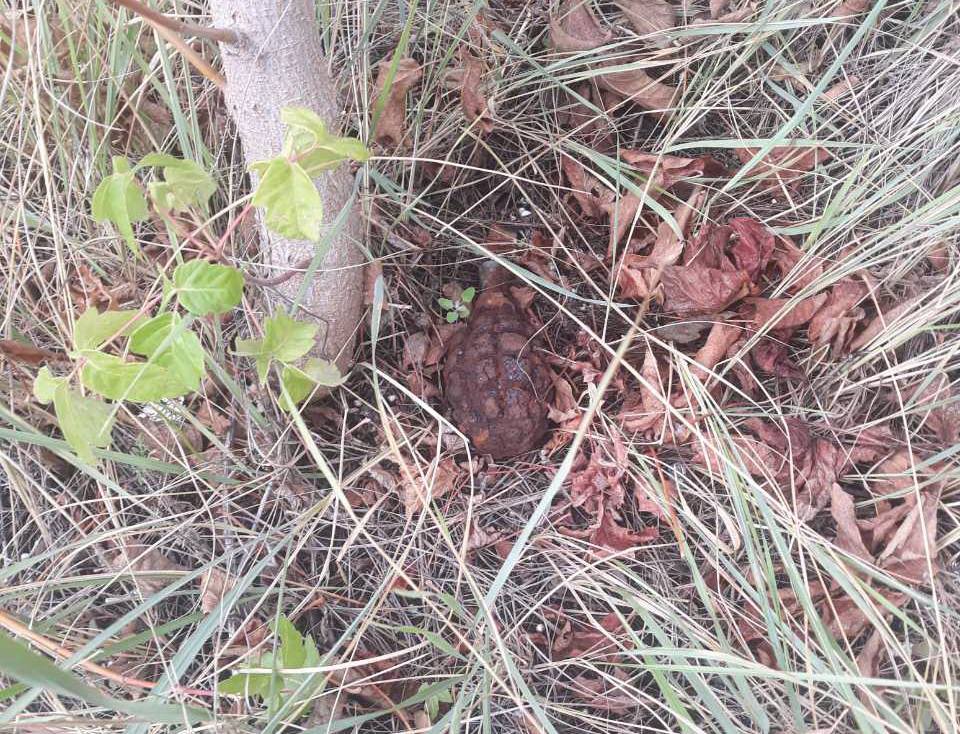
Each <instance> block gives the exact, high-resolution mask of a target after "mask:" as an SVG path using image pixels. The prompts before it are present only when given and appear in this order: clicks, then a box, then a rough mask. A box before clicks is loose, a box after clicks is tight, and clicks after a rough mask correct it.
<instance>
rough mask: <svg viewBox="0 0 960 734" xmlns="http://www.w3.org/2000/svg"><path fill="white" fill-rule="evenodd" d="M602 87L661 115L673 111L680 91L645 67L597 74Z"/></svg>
mask: <svg viewBox="0 0 960 734" xmlns="http://www.w3.org/2000/svg"><path fill="white" fill-rule="evenodd" d="M597 82H598V83H599V84H600V87H601V88H602V89H606V90H608V91H610V92H613V93H614V94H616V95H618V96H619V97H620V98H621V99H623V100H624V101H628V102H633V103H634V104H636V105H639V106H640V107H642V108H644V109H645V110H649V111H651V112H656V113H657V114H658V115H660V116H661V117H663V116H666V115H668V114H670V113H671V112H672V111H673V107H674V102H675V100H676V99H677V96H678V94H679V92H680V90H679V89H677V87H672V86H670V85H669V84H664V83H663V82H660V81H658V80H656V79H654V78H653V77H652V76H650V75H649V74H647V72H646V71H644V70H643V69H625V70H623V71H606V72H604V73H602V74H600V75H599V76H597Z"/></svg>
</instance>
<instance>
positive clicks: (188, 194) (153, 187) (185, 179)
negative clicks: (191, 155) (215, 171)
mask: <svg viewBox="0 0 960 734" xmlns="http://www.w3.org/2000/svg"><path fill="white" fill-rule="evenodd" d="M140 164H141V165H144V166H160V167H161V168H163V179H164V180H163V181H154V182H153V183H151V184H150V185H149V187H148V188H149V189H150V196H151V197H152V198H153V203H154V205H155V206H156V207H157V209H158V210H159V211H170V210H172V211H184V210H185V209H188V208H190V207H191V206H194V205H197V206H203V205H204V204H206V203H207V201H208V200H209V199H210V197H211V196H213V194H214V192H215V191H216V190H217V185H216V183H214V181H213V177H212V176H210V174H209V173H207V172H206V171H204V170H203V169H202V168H201V167H200V166H199V165H198V164H197V163H196V161H190V160H185V159H183V158H174V157H173V156H171V155H166V154H164V153H151V154H150V155H147V156H145V157H144V158H143V160H141V161H140Z"/></svg>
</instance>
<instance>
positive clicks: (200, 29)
mask: <svg viewBox="0 0 960 734" xmlns="http://www.w3.org/2000/svg"><path fill="white" fill-rule="evenodd" d="M114 2H115V3H117V5H121V6H123V7H125V8H129V9H130V10H132V11H133V12H135V13H137V14H139V15H140V16H141V17H142V18H143V19H144V20H145V21H146V22H147V23H149V24H150V25H151V26H153V28H154V29H155V30H156V31H157V33H159V34H160V35H161V36H163V37H164V38H165V39H166V40H167V42H168V43H170V45H171V46H173V47H174V48H175V49H177V51H179V52H180V53H182V54H183V55H184V56H185V57H186V59H187V61H189V62H190V63H191V64H192V65H193V66H194V67H195V68H196V70H197V71H199V72H200V73H201V74H203V75H204V76H205V77H206V78H207V79H209V80H210V81H212V82H213V83H214V84H216V85H217V86H218V87H219V88H220V89H223V88H224V87H225V86H226V85H227V81H226V79H224V78H223V74H221V73H220V72H219V71H217V70H216V69H214V68H213V67H212V66H210V64H208V63H207V62H206V61H205V60H204V58H203V57H202V56H201V55H200V54H198V53H197V52H196V51H194V50H193V48H191V46H190V44H188V43H187V42H186V41H184V40H183V38H181V37H180V34H179V30H180V29H186V31H185V32H188V33H193V34H196V35H201V36H205V37H207V38H212V37H213V36H211V33H213V34H215V35H216V36H222V35H223V34H225V33H226V34H229V36H230V38H229V39H226V40H224V42H225V43H236V40H237V38H236V34H235V33H234V32H233V31H227V30H223V29H217V28H205V27H204V26H198V25H195V24H193V23H185V22H183V21H180V20H174V19H172V18H168V17H167V16H165V15H163V14H162V13H158V12H157V11H155V10H153V9H151V8H148V7H147V6H146V5H143V4H142V3H141V2H139V0H114Z"/></svg>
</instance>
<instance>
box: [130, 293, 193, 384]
mask: <svg viewBox="0 0 960 734" xmlns="http://www.w3.org/2000/svg"><path fill="white" fill-rule="evenodd" d="M130 351H131V352H133V353H134V354H142V355H143V356H144V357H148V358H149V359H150V362H152V363H153V364H156V365H159V366H160V367H163V368H164V369H166V370H167V371H169V372H170V374H172V375H173V376H175V377H176V379H178V380H179V381H180V384H181V385H183V387H184V388H186V390H187V391H188V392H196V391H197V390H199V389H200V380H202V379H203V376H204V374H206V370H205V369H204V366H203V360H204V351H203V346H202V345H201V344H200V338H199V337H198V336H197V335H196V334H195V333H194V332H192V331H190V330H189V329H187V324H186V323H185V322H184V321H183V319H181V318H180V316H179V315H178V314H175V313H172V312H167V313H162V314H160V315H159V316H154V317H153V318H152V319H150V320H149V321H147V322H146V323H144V324H143V325H141V326H140V327H139V328H138V329H137V330H136V331H135V332H133V334H132V335H131V336H130Z"/></svg>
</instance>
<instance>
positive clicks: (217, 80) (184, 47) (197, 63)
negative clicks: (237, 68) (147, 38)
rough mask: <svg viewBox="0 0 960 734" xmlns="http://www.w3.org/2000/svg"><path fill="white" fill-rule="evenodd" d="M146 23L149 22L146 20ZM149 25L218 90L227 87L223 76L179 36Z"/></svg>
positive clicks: (154, 25) (167, 29) (160, 26)
mask: <svg viewBox="0 0 960 734" xmlns="http://www.w3.org/2000/svg"><path fill="white" fill-rule="evenodd" d="M147 22H150V21H149V20H148V21H147ZM151 25H153V27H154V28H156V29H157V33H159V34H160V35H161V36H163V37H164V38H165V39H166V40H167V41H168V42H169V43H170V45H171V46H173V47H174V48H175V49H177V51H179V52H180V53H182V54H183V55H184V56H185V57H186V58H187V61H189V62H190V63H191V64H193V66H194V67H195V68H196V70H197V71H199V72H200V73H201V74H203V75H204V76H205V77H206V78H207V79H209V80H210V81H212V82H213V83H214V84H216V85H217V86H218V87H219V88H220V89H223V88H224V87H226V86H227V80H226V79H224V78H223V74H221V73H220V72H219V71H217V70H216V69H214V68H213V67H212V66H210V64H208V63H207V62H206V61H205V60H204V59H203V57H202V56H201V55H200V54H198V53H197V52H196V51H194V50H193V49H192V48H191V47H190V45H189V44H188V43H187V42H186V41H184V40H183V39H182V38H181V37H180V35H179V34H177V33H176V32H174V31H171V30H170V29H169V28H166V27H165V26H162V25H159V24H156V23H151Z"/></svg>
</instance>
